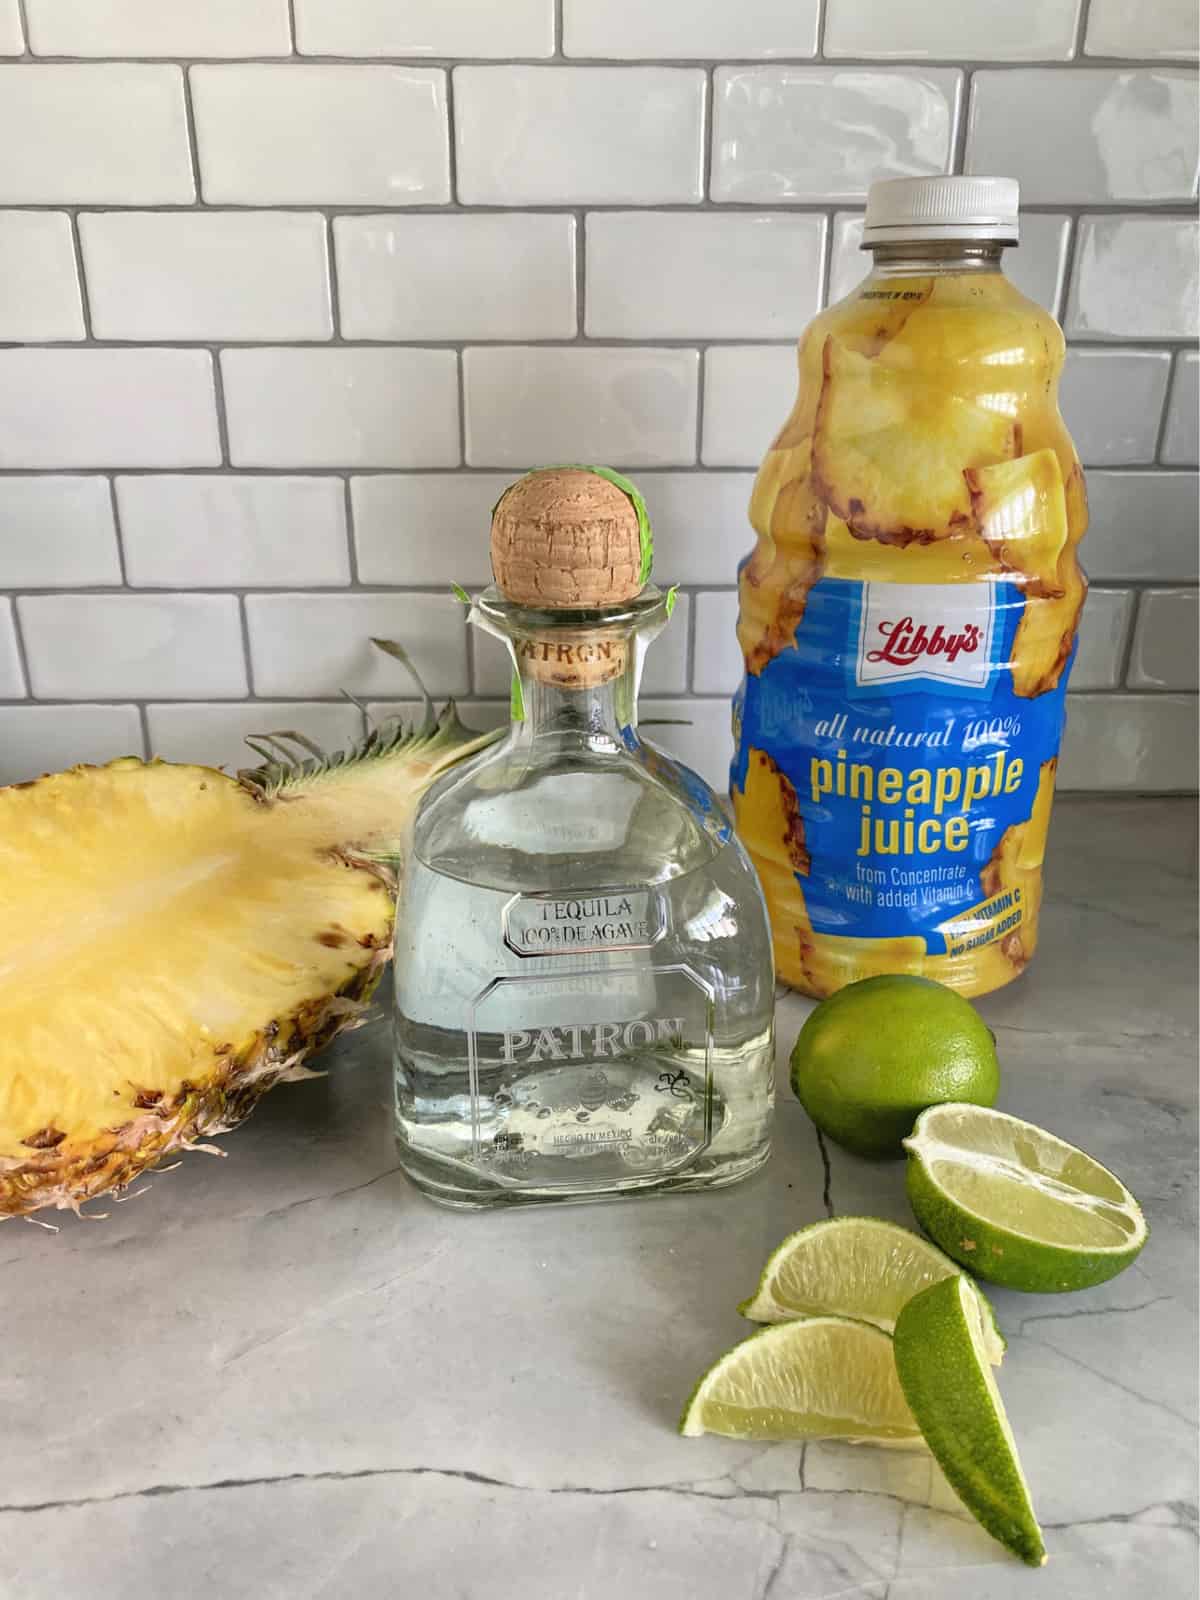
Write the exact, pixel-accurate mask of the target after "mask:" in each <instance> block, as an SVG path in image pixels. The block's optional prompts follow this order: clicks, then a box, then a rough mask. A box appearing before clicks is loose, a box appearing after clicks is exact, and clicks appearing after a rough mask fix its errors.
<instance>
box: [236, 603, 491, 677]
mask: <svg viewBox="0 0 1200 1600" xmlns="http://www.w3.org/2000/svg"><path fill="white" fill-rule="evenodd" d="M246 619H247V622H248V623H249V628H250V660H251V666H252V670H253V674H254V690H255V693H256V694H260V695H264V696H270V695H305V696H307V695H321V696H324V695H328V696H330V697H333V696H338V695H340V694H341V692H342V690H343V689H346V690H349V692H350V693H351V694H356V695H360V696H364V697H365V696H367V695H378V696H386V695H393V694H402V695H411V693H412V680H411V679H410V678H409V677H408V676H407V674H406V673H405V672H404V669H403V668H402V667H401V666H400V665H399V663H398V662H396V661H393V660H392V658H391V657H390V656H387V655H385V654H384V653H383V651H382V650H378V649H376V647H375V646H374V645H373V644H372V643H371V640H372V639H373V638H375V639H380V638H382V639H395V640H398V641H399V642H400V643H401V644H403V646H404V648H405V649H406V650H407V651H408V653H409V655H410V656H411V658H412V661H413V665H414V666H415V667H416V669H417V671H418V672H419V673H420V674H421V678H422V680H423V682H424V684H425V687H426V689H428V691H429V693H430V694H431V695H459V694H464V693H465V692H466V689H467V642H466V614H465V611H464V609H463V607H462V605H460V603H459V602H458V601H457V600H456V599H455V598H454V597H453V595H449V594H340V595H334V594H320V595H318V594H252V595H249V596H247V599H246Z"/></svg>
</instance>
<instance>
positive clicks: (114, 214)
mask: <svg viewBox="0 0 1200 1600" xmlns="http://www.w3.org/2000/svg"><path fill="white" fill-rule="evenodd" d="M79 238H80V245H81V247H82V251H83V265H84V272H85V273H86V275H87V285H88V303H89V305H90V307H91V312H92V331H93V333H94V334H95V336H96V337H97V338H98V339H328V338H329V337H330V336H331V335H332V333H333V314H332V308H331V305H330V291H329V267H328V263H327V261H326V257H325V219H324V217H322V216H320V215H318V214H317V213H315V212H308V213H305V212H295V211H278V212H270V211H262V212H252V211H247V212H226V213H221V212H207V213H205V212H189V213H186V214H184V213H178V212H177V213H174V214H172V213H170V212H119V211H106V212H101V213H94V214H88V213H84V214H82V215H81V216H80V218H79Z"/></svg>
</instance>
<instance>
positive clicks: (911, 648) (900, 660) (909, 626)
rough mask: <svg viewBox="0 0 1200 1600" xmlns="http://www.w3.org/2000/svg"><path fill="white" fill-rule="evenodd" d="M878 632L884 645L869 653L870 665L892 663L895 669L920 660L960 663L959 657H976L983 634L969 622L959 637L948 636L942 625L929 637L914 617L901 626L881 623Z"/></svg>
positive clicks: (903, 622)
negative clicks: (936, 657) (931, 659)
mask: <svg viewBox="0 0 1200 1600" xmlns="http://www.w3.org/2000/svg"><path fill="white" fill-rule="evenodd" d="M876 627H877V631H878V632H879V633H880V634H881V635H882V637H883V639H884V641H885V642H884V643H883V644H882V645H881V646H880V647H879V648H878V649H876V650H868V651H867V660H868V661H891V662H893V663H894V664H895V665H896V666H902V667H903V666H908V665H910V664H911V663H912V662H914V661H916V660H918V659H919V658H920V657H921V656H945V658H946V660H947V661H957V660H958V658H959V656H960V655H974V653H975V652H976V650H978V649H979V641H980V640H981V639H982V637H983V630H982V629H981V628H979V627H977V626H976V624H975V623H973V622H968V623H967V624H966V625H965V626H964V627H962V628H960V629H959V630H958V632H957V633H953V632H947V631H946V630H945V629H944V628H943V627H942V625H941V623H940V622H938V623H935V625H934V628H933V632H932V633H930V632H929V631H928V630H927V629H926V627H925V624H924V623H921V622H916V623H915V622H914V621H913V619H912V618H911V617H901V618H900V621H899V622H880V623H878V624H876Z"/></svg>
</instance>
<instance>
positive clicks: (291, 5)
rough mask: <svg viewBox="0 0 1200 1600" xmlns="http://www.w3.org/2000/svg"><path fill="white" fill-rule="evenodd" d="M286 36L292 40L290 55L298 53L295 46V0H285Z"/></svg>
mask: <svg viewBox="0 0 1200 1600" xmlns="http://www.w3.org/2000/svg"><path fill="white" fill-rule="evenodd" d="M287 19H288V38H289V39H290V40H291V41H292V50H291V53H292V56H293V57H294V56H296V55H298V54H299V51H298V49H297V47H296V0H287Z"/></svg>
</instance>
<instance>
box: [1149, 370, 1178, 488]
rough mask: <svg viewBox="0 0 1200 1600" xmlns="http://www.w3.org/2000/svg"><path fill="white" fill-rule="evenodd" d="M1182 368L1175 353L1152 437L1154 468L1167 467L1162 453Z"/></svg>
mask: <svg viewBox="0 0 1200 1600" xmlns="http://www.w3.org/2000/svg"><path fill="white" fill-rule="evenodd" d="M1182 366H1183V358H1182V356H1181V355H1180V354H1179V352H1178V351H1176V353H1175V354H1174V355H1173V356H1172V357H1171V370H1170V372H1169V373H1168V375H1167V388H1166V393H1165V394H1164V395H1163V403H1162V415H1161V416H1160V417H1159V419H1158V431H1157V432H1156V434H1155V436H1154V465H1155V466H1156V467H1166V465H1167V464H1166V463H1165V462H1164V461H1163V458H1162V453H1163V449H1164V447H1165V445H1166V442H1167V423H1168V421H1169V419H1170V415H1171V402H1172V400H1174V398H1175V389H1176V387H1177V385H1178V384H1179V383H1180V381H1181V379H1180V376H1179V373H1180V369H1181V367H1182ZM1168 470H1169V468H1168Z"/></svg>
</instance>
